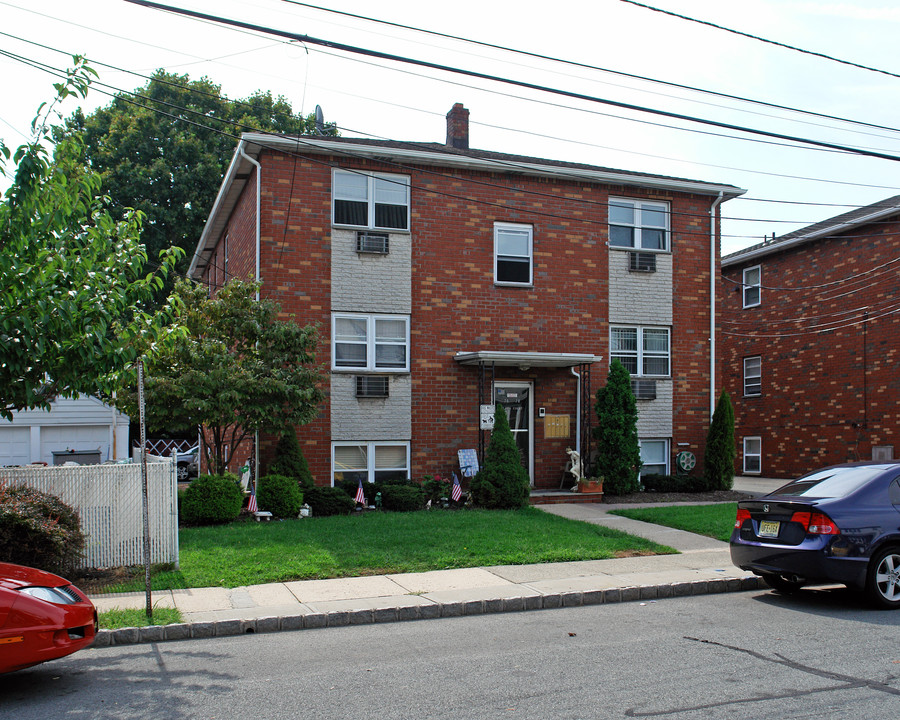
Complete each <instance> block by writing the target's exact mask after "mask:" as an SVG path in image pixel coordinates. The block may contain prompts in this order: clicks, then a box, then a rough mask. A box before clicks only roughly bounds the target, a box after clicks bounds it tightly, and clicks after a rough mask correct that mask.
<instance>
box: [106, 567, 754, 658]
mask: <svg viewBox="0 0 900 720" xmlns="http://www.w3.org/2000/svg"><path fill="white" fill-rule="evenodd" d="M767 587H768V586H767V585H766V584H765V583H764V582H763V580H762V578H758V577H755V576H754V577H745V578H722V579H715V580H694V581H691V582H677V583H670V584H666V585H640V586H628V587H621V588H607V589H603V590H588V591H584V592H562V593H548V594H546V595H537V596H523V597H512V598H499V599H494V600H471V601H459V602H449V603H434V604H432V605H415V606H411V607H396V608H383V609H375V610H371V609H368V610H339V611H333V612H325V613H309V614H306V615H285V616H265V617H257V618H253V619H248V620H218V621H215V622H194V623H178V624H174V625H151V626H149V627H140V628H136V627H129V628H119V629H118V630H100V631H99V632H98V633H97V637H96V639H95V640H94V643H93V647H112V646H119V645H136V644H140V643H159V642H169V641H174V640H193V639H198V638H213V637H229V636H235V635H246V634H251V633H269V632H284V631H291V630H315V629H320V628H327V627H347V626H350V625H371V624H375V623H391V622H406V621H409V620H435V619H437V618H444V617H464V616H469V615H485V614H489V613H508V612H523V611H525V610H549V609H553V608H562V607H581V606H584V605H605V604H609V603H620V602H635V601H642V600H662V599H665V598H671V597H688V596H692V595H710V594H716V593H726V592H744V591H750V590H759V589H760V588H767Z"/></svg>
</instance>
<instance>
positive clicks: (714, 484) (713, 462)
mask: <svg viewBox="0 0 900 720" xmlns="http://www.w3.org/2000/svg"><path fill="white" fill-rule="evenodd" d="M736 455H737V449H736V447H735V442H734V408H733V407H732V406H731V397H729V395H728V393H727V392H725V391H724V390H723V391H722V394H721V395H719V401H718V402H717V403H716V409H715V412H713V416H712V421H711V422H710V424H709V432H707V433H706V451H705V452H704V453H703V477H704V479H705V481H706V488H707V489H708V490H731V488H732V486H733V485H734V459H735V457H736Z"/></svg>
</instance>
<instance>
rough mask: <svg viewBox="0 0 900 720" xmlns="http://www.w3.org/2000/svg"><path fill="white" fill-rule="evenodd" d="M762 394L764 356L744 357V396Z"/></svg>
mask: <svg viewBox="0 0 900 720" xmlns="http://www.w3.org/2000/svg"><path fill="white" fill-rule="evenodd" d="M756 395H762V358H761V357H760V356H759V355H756V356H755V357H746V358H744V396H745V397H752V396H756Z"/></svg>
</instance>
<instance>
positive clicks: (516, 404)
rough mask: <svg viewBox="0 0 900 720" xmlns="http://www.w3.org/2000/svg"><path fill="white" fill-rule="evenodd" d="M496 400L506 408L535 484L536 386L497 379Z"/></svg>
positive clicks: (516, 439) (532, 481)
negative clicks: (533, 420)
mask: <svg viewBox="0 0 900 720" xmlns="http://www.w3.org/2000/svg"><path fill="white" fill-rule="evenodd" d="M494 402H495V403H500V405H502V406H503V408H504V409H505V410H506V417H507V418H509V429H510V430H512V434H513V438H514V439H515V441H516V447H518V448H519V455H520V456H521V458H522V465H523V466H524V467H525V469H526V470H528V477H529V478H530V479H531V484H532V485H534V433H533V432H532V424H533V423H532V418H533V417H534V386H533V384H532V383H530V382H514V381H509V382H503V381H497V382H495V383H494Z"/></svg>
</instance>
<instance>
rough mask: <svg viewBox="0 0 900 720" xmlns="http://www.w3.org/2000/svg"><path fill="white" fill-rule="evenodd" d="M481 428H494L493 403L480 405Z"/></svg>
mask: <svg viewBox="0 0 900 720" xmlns="http://www.w3.org/2000/svg"><path fill="white" fill-rule="evenodd" d="M481 429H482V430H493V429H494V406H493V405H482V406H481Z"/></svg>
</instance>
